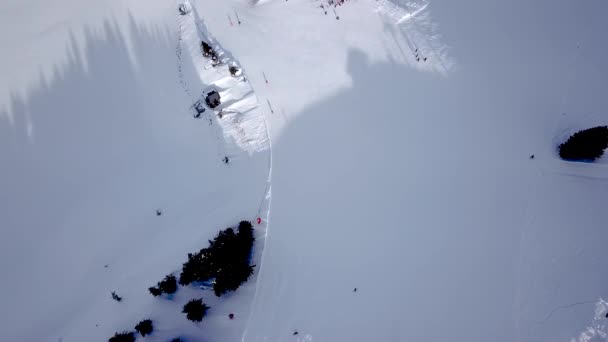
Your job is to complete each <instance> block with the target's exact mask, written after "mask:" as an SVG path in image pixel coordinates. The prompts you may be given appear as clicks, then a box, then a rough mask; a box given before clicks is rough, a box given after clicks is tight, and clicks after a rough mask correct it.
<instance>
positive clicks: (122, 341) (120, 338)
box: [108, 331, 135, 342]
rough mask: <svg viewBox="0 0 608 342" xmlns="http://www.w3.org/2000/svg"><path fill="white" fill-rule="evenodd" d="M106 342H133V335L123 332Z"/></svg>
mask: <svg viewBox="0 0 608 342" xmlns="http://www.w3.org/2000/svg"><path fill="white" fill-rule="evenodd" d="M108 342H135V334H134V333H133V332H132V331H130V332H129V331H123V332H121V333H116V334H114V336H112V337H110V339H109V340H108Z"/></svg>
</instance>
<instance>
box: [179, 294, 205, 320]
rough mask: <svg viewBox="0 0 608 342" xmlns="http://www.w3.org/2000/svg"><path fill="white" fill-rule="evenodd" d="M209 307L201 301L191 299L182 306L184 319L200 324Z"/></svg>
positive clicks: (200, 299)
mask: <svg viewBox="0 0 608 342" xmlns="http://www.w3.org/2000/svg"><path fill="white" fill-rule="evenodd" d="M208 309H209V307H208V306H207V305H206V304H205V303H203V299H202V298H199V299H192V300H191V301H189V302H188V303H186V305H184V309H183V310H182V312H183V313H185V314H186V318H188V319H189V320H191V321H193V322H200V321H202V320H203V317H205V315H206V314H207V310H208Z"/></svg>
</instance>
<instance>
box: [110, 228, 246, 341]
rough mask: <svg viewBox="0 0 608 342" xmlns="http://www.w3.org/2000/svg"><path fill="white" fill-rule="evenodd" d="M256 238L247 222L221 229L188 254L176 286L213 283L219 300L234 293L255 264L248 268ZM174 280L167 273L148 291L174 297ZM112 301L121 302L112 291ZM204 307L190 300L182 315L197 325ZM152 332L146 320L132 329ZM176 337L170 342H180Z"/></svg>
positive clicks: (125, 336) (119, 336)
mask: <svg viewBox="0 0 608 342" xmlns="http://www.w3.org/2000/svg"><path fill="white" fill-rule="evenodd" d="M254 241H255V238H254V236H253V225H252V224H251V222H249V221H241V222H240V223H239V225H238V228H237V231H236V232H235V230H234V229H232V228H228V229H225V230H221V231H220V232H219V233H218V235H217V236H216V237H215V239H213V240H209V247H207V248H203V249H201V250H200V251H199V252H198V253H196V254H188V261H187V262H186V263H184V264H183V267H182V272H181V274H180V277H179V284H181V285H189V284H191V283H192V282H207V281H211V280H213V292H214V293H215V295H216V296H218V297H220V296H221V295H222V294H224V293H226V292H228V291H234V290H236V289H237V288H238V287H239V286H241V284H242V283H244V282H245V281H247V280H248V279H249V277H250V276H251V275H252V274H253V268H254V267H255V265H249V263H250V261H251V254H252V249H253V243H254ZM177 283H178V281H177V278H176V277H175V276H174V275H172V274H169V275H167V276H166V277H165V278H164V279H163V280H161V281H159V282H158V283H157V286H153V287H150V288H148V290H149V291H150V293H151V294H152V295H154V296H160V295H162V294H163V293H166V294H173V293H175V292H176V291H177ZM112 298H113V299H114V300H116V301H121V300H122V298H121V297H120V296H118V295H117V294H116V293H115V292H112ZM207 310H209V306H207V305H206V304H205V303H204V302H203V299H202V298H198V299H192V300H190V301H189V302H188V303H186V304H185V305H184V307H183V309H182V312H183V313H185V314H186V318H188V319H189V320H191V321H193V322H200V321H202V320H203V317H205V315H206V314H207ZM153 330H154V327H153V324H152V321H151V320H149V319H146V320H143V321H141V322H139V323H138V324H137V325H136V326H135V331H137V332H138V333H139V334H141V336H146V335H149V334H151V333H152V331H153ZM134 341H135V333H134V332H132V331H131V332H129V331H124V332H121V333H116V334H115V335H114V336H113V337H111V338H110V339H109V342H134ZM180 341H181V339H180V338H175V339H173V340H172V341H171V342H180Z"/></svg>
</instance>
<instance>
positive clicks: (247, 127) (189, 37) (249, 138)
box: [176, 2, 272, 338]
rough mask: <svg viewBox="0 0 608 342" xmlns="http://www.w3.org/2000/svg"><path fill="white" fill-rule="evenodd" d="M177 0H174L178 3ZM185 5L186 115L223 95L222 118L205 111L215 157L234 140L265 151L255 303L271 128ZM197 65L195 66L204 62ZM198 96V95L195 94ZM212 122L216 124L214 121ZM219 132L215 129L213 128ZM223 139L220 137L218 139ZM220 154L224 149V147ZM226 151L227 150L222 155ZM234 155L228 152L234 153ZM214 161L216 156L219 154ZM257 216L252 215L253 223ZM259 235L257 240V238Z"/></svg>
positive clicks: (181, 42)
mask: <svg viewBox="0 0 608 342" xmlns="http://www.w3.org/2000/svg"><path fill="white" fill-rule="evenodd" d="M179 3H181V2H178V4H179ZM186 4H187V6H189V8H190V10H191V12H190V13H188V14H186V15H180V16H179V17H178V22H177V25H178V27H179V35H178V37H179V38H178V42H177V48H176V56H177V64H178V67H177V71H178V76H179V80H180V84H181V86H182V87H183V89H184V92H185V93H186V95H187V96H188V98H190V99H191V100H192V105H191V106H190V111H191V114H194V112H193V110H194V108H193V105H194V103H195V102H196V101H198V100H200V101H204V96H205V94H206V92H207V91H209V90H210V89H216V90H217V91H218V92H219V93H220V96H221V98H222V104H221V105H220V108H221V113H222V114H223V115H222V116H221V117H219V116H218V115H214V114H215V111H214V110H211V109H209V108H206V109H207V110H206V115H207V117H208V120H209V124H210V125H211V126H214V128H213V130H214V132H215V133H216V138H217V145H218V157H221V154H222V153H221V152H222V151H220V148H221V147H224V150H226V147H227V145H230V144H231V143H234V144H235V145H236V146H237V147H239V148H240V149H241V150H243V151H245V152H248V153H249V154H251V153H254V152H262V151H264V150H268V178H267V180H266V182H267V184H266V188H265V191H264V194H263V196H262V198H261V200H260V205H259V209H258V212H257V213H256V216H257V217H258V218H261V219H262V223H261V224H259V225H256V224H255V223H257V222H255V223H254V226H260V227H261V228H262V231H260V229H256V231H257V236H256V244H255V248H254V255H253V259H252V260H253V262H254V264H257V266H258V267H257V268H258V270H257V272H255V275H254V279H255V281H256V285H255V290H254V295H253V298H252V300H251V303H254V302H255V300H256V297H257V293H258V291H257V289H258V284H259V282H260V279H261V278H260V277H259V275H260V274H261V269H262V267H263V264H264V246H265V244H266V240H267V238H268V232H269V231H268V229H269V217H270V205H271V179H272V142H271V138H270V130H269V127H268V122H267V120H266V118H265V115H264V112H263V111H262V110H261V108H260V105H259V101H258V99H257V97H256V96H255V92H254V90H253V88H252V87H251V84H250V83H249V82H248V81H247V77H246V76H245V72H244V70H243V69H242V68H241V67H240V65H239V63H238V61H237V60H236V59H235V58H234V57H233V56H231V55H230V54H229V53H228V52H227V51H226V50H224V49H223V48H222V47H221V46H220V44H219V43H218V42H217V41H216V40H215V39H214V38H213V37H211V36H210V34H209V32H208V30H207V29H206V28H205V26H204V24H203V22H202V19H200V17H199V16H198V14H197V12H196V8H194V6H191V5H190V4H189V3H188V2H186ZM201 40H204V41H206V42H208V43H209V44H210V45H211V46H212V47H213V49H214V50H215V51H216V52H217V54H218V56H219V59H220V64H219V65H217V66H212V67H211V68H209V63H210V62H208V61H207V60H206V59H205V58H204V57H203V56H202V52H201V48H200V42H201ZM184 47H185V49H186V50H187V51H188V52H189V53H190V57H191V58H192V60H193V64H194V65H195V67H196V68H197V70H196V71H197V73H198V77H199V78H200V80H201V82H202V83H203V84H205V85H206V88H205V89H204V90H202V89H201V90H199V91H198V92H197V91H195V90H193V89H191V88H190V86H189V84H188V82H187V81H186V80H185V76H184V70H183V63H182V58H183V51H184ZM203 65H204V67H202V68H200V66H203ZM227 65H235V66H237V67H238V68H239V69H240V70H241V73H242V74H241V75H240V76H239V77H238V80H237V79H236V78H234V77H232V76H230V75H229V71H228V67H227ZM194 94H200V95H194ZM214 121H215V123H216V124H215V125H214V124H213V122H214ZM218 130H220V131H219V132H218ZM222 137H223V139H222ZM224 152H225V151H224ZM224 155H228V154H224ZM233 156H234V154H230V157H233ZM218 160H219V158H218ZM255 219H256V218H253V219H252V221H254V220H255ZM260 237H261V239H260ZM250 322H251V313H250V315H249V317H248V318H247V323H246V325H245V329H244V332H243V338H244V336H245V332H246V331H247V329H248V327H249V324H250Z"/></svg>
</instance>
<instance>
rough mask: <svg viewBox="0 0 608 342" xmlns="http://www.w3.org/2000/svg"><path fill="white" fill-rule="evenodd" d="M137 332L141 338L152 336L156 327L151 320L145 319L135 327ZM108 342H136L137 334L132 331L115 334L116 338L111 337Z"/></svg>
mask: <svg viewBox="0 0 608 342" xmlns="http://www.w3.org/2000/svg"><path fill="white" fill-rule="evenodd" d="M135 331H137V332H138V333H140V334H141V336H146V335H150V334H151V333H152V331H154V326H153V325H152V321H151V320H149V319H145V320H143V321H141V322H139V323H137V325H136V326H135ZM108 342H135V333H134V332H132V331H123V332H120V333H116V334H114V336H112V337H110V339H109V340H108Z"/></svg>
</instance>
